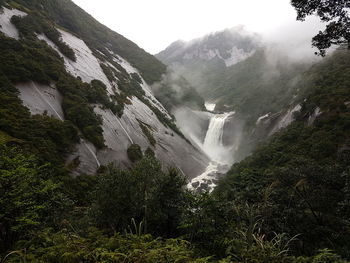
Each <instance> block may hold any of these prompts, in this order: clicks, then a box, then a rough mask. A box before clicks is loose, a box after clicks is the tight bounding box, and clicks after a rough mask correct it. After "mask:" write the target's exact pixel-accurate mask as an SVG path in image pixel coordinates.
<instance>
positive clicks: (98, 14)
mask: <svg viewBox="0 0 350 263" xmlns="http://www.w3.org/2000/svg"><path fill="white" fill-rule="evenodd" d="M73 1H74V2H75V3H76V4H77V5H79V6H80V7H81V8H83V9H84V10H85V11H87V12H88V13H90V14H91V15H92V16H93V17H95V18H96V19H97V20H98V21H100V22H101V23H103V24H104V25H106V26H108V27H109V28H111V29H112V30H114V31H116V32H118V33H120V34H122V35H123V36H125V37H126V38H128V39H130V40H132V41H133V42H135V43H136V44H138V45H139V46H140V47H141V48H143V49H145V50H146V51H148V52H150V53H152V54H155V53H158V52H159V51H161V50H163V49H164V48H166V47H167V46H168V45H169V44H170V43H172V42H173V41H176V40H178V39H182V40H191V39H193V38H196V37H200V36H203V35H205V34H207V33H210V32H213V31H220V30H223V29H225V28H231V27H234V26H236V25H239V24H242V25H245V26H246V28H247V29H249V30H251V31H254V32H258V33H263V34H264V35H268V36H272V35H274V34H276V32H281V33H288V32H283V31H289V29H287V28H286V26H287V25H288V26H291V25H292V26H293V31H294V32H295V33H296V34H298V32H299V31H300V30H301V31H305V30H304V28H305V27H307V28H308V29H307V30H306V31H310V28H311V31H312V32H311V34H310V32H308V35H310V36H308V37H311V36H312V35H314V34H315V32H318V30H317V29H318V28H319V24H318V23H317V22H316V20H315V19H313V20H312V22H310V21H309V25H307V24H305V23H302V22H296V12H295V10H294V9H293V7H292V6H291V5H290V0H73ZM310 24H311V25H310ZM298 28H299V29H298ZM303 34H305V32H304V33H303ZM310 41H311V39H310Z"/></svg>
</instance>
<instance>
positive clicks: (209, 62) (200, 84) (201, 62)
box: [156, 26, 260, 98]
mask: <svg viewBox="0 0 350 263" xmlns="http://www.w3.org/2000/svg"><path fill="white" fill-rule="evenodd" d="M259 46H260V37H259V36H258V35H256V34H253V33H250V32H248V31H246V30H245V29H244V27H243V26H238V27H234V28H231V29H226V30H223V31H219V32H215V33H211V34H208V35H206V36H203V37H201V38H198V39H194V40H191V41H189V42H184V41H176V42H174V43H172V44H171V45H170V46H169V47H168V48H166V49H165V50H163V51H161V52H160V53H158V54H157V55H156V57H157V58H158V59H159V60H160V61H162V62H163V63H165V64H166V65H169V66H170V67H171V68H172V69H173V70H174V71H175V72H177V73H178V74H181V75H183V76H184V77H185V78H186V79H187V80H188V81H189V82H190V84H191V85H192V86H194V88H196V90H197V91H198V92H199V93H200V94H202V96H204V97H205V98H207V94H208V93H209V92H210V90H211V89H212V85H213V84H214V82H213V81H212V78H214V79H216V78H217V77H218V76H220V75H221V73H222V72H224V71H225V69H226V68H228V67H230V66H232V65H235V64H237V63H238V62H240V61H243V60H245V59H246V58H248V57H250V56H251V55H253V54H254V52H255V51H256V50H257V49H258V48H259ZM208 81H209V82H208Z"/></svg>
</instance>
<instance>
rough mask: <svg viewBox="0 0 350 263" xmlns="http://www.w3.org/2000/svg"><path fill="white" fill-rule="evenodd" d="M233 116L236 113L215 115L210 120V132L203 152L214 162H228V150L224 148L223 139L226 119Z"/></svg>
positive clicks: (205, 140) (206, 137)
mask: <svg viewBox="0 0 350 263" xmlns="http://www.w3.org/2000/svg"><path fill="white" fill-rule="evenodd" d="M232 114H234V113H232V112H227V113H223V114H215V115H213V117H212V118H211V119H210V123H209V127H208V131H207V134H206V136H205V139H204V143H203V150H204V152H205V153H206V154H208V156H209V157H210V159H211V160H213V161H216V162H219V163H227V162H228V157H229V156H227V155H228V149H226V147H225V146H224V144H223V140H222V138H223V134H224V125H225V122H226V119H227V118H228V117H229V116H231V115H232Z"/></svg>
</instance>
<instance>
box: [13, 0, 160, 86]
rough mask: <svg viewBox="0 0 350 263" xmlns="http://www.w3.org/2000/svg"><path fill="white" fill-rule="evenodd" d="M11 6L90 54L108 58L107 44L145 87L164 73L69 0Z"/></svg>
mask: <svg viewBox="0 0 350 263" xmlns="http://www.w3.org/2000/svg"><path fill="white" fill-rule="evenodd" d="M13 2H15V3H18V4H20V5H22V6H24V7H26V8H28V9H31V10H37V11H38V12H39V13H40V14H42V15H44V16H46V18H49V19H50V20H53V22H55V23H56V24H58V25H60V26H61V27H63V28H66V29H68V30H69V31H71V32H73V33H75V34H76V35H78V36H79V37H80V38H82V39H83V40H84V42H85V43H87V45H88V46H89V47H90V48H91V49H92V50H99V51H101V52H103V53H104V54H109V52H108V51H107V50H106V43H109V45H108V48H109V49H110V50H112V51H113V52H114V53H116V54H119V55H120V56H122V57H123V58H125V59H126V60H127V61H129V62H130V63H131V64H132V65H133V66H134V67H135V68H137V69H138V70H139V71H140V73H141V75H142V77H143V78H144V79H145V80H146V82H147V83H153V82H155V81H158V80H159V79H160V78H161V75H162V74H163V73H164V72H165V70H166V67H165V66H164V65H163V64H162V63H161V62H159V61H158V60H157V59H156V58H155V57H153V56H152V55H150V54H148V53H147V52H145V51H144V50H143V49H141V48H139V47H138V46H137V45H136V44H134V43H133V42H131V41H129V40H128V39H126V38H124V37H123V36H122V35H119V34H118V33H115V32H113V31H112V30H110V29H108V28H107V27H106V26H104V25H102V24H100V23H99V22H97V21H96V20H95V19H94V18H92V17H91V16H90V15H89V14H87V13H86V12H85V11H83V10H82V9H81V8H79V7H78V6H77V5H75V4H74V3H73V2H72V1H70V0H53V1H47V0H31V1H27V0H15V1H13ZM42 7H43V8H42Z"/></svg>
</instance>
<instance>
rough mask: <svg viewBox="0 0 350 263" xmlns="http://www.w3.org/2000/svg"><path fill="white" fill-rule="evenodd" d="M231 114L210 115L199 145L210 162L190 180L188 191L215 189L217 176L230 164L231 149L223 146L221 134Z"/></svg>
mask: <svg viewBox="0 0 350 263" xmlns="http://www.w3.org/2000/svg"><path fill="white" fill-rule="evenodd" d="M214 108H215V105H214ZM233 114H234V112H226V113H222V114H212V116H211V119H210V122H209V127H208V130H207V133H206V136H205V139H204V142H203V144H201V145H200V146H201V148H202V150H203V151H204V152H205V153H206V154H207V155H208V156H209V157H210V159H211V162H210V163H209V165H208V167H207V169H206V170H205V171H204V173H202V174H201V175H199V176H197V177H195V178H194V179H192V180H191V182H190V183H189V184H188V185H187V187H188V188H189V189H192V190H194V189H201V188H205V189H206V190H209V191H212V190H213V189H214V187H215V181H216V180H217V175H218V174H220V173H224V172H226V171H225V170H227V169H228V165H229V164H230V163H231V162H232V153H231V149H232V148H231V147H226V146H225V145H224V144H223V134H224V126H225V122H226V120H227V118H228V117H230V116H232V115H233Z"/></svg>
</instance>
